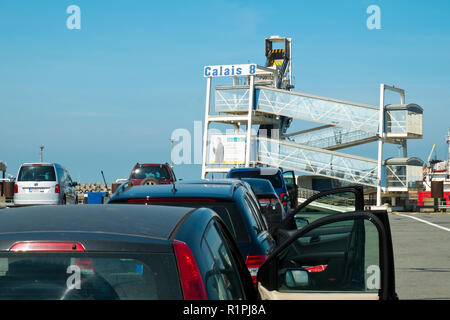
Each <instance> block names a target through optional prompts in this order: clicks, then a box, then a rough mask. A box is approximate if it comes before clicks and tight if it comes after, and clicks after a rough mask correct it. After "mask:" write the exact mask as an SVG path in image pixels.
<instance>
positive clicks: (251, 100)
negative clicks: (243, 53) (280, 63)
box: [245, 75, 255, 167]
mask: <svg viewBox="0 0 450 320" xmlns="http://www.w3.org/2000/svg"><path fill="white" fill-rule="evenodd" d="M248 90H249V91H248V119H247V138H246V145H245V146H246V150H245V166H246V167H249V166H250V153H251V145H252V115H253V103H254V97H255V76H253V75H251V76H250V86H249V89H248Z"/></svg>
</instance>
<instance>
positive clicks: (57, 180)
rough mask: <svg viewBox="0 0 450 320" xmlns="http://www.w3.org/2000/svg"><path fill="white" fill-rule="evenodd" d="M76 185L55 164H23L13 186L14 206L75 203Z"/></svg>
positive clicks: (63, 170)
mask: <svg viewBox="0 0 450 320" xmlns="http://www.w3.org/2000/svg"><path fill="white" fill-rule="evenodd" d="M75 186H76V183H74V182H72V179H71V177H70V174H69V172H68V171H67V170H66V169H64V167H62V166H61V165H59V164H57V163H24V164H22V165H21V166H20V168H19V172H18V173H17V178H16V183H15V185H14V204H15V205H28V204H66V203H72V204H76V203H77V191H76V190H75Z"/></svg>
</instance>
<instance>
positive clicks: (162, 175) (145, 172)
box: [131, 166, 170, 179]
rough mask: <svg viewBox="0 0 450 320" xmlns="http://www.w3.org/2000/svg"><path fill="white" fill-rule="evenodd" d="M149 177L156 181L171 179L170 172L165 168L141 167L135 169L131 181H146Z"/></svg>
mask: <svg viewBox="0 0 450 320" xmlns="http://www.w3.org/2000/svg"><path fill="white" fill-rule="evenodd" d="M149 177H152V178H156V179H170V175H169V171H168V170H167V168H166V167H163V166H161V167H160V166H141V167H137V168H136V169H134V171H133V173H132V174H131V179H145V178H149Z"/></svg>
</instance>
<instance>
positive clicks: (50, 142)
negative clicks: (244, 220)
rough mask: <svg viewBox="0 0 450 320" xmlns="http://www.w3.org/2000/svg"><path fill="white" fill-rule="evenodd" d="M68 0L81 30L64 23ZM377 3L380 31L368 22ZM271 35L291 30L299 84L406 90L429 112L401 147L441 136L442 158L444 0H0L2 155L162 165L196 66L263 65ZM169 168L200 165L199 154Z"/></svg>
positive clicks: (373, 98) (195, 173)
mask: <svg viewBox="0 0 450 320" xmlns="http://www.w3.org/2000/svg"><path fill="white" fill-rule="evenodd" d="M72 4H75V5H78V6H79V7H80V8H81V30H69V29H67V27H66V20H67V18H68V17H69V14H67V13H66V8H67V7H68V6H69V5H72ZM372 4H375V5H378V6H379V7H380V9H381V27H382V28H381V30H369V29H368V28H367V27H366V19H367V18H368V17H369V15H368V14H367V13H366V9H367V7H368V6H370V5H372ZM274 34H276V35H281V36H287V37H290V38H292V41H293V74H294V77H295V86H296V87H295V90H296V91H300V92H305V93H310V94H315V95H320V96H326V97H332V98H337V99H343V100H349V101H354V102H360V103H366V104H372V105H378V99H379V84H380V83H386V84H391V85H395V86H398V87H401V88H404V89H405V90H406V101H407V102H408V103H412V102H414V103H417V104H419V105H421V106H422V107H423V109H424V137H423V139H422V140H417V141H410V143H409V155H410V156H418V157H420V158H422V159H426V157H427V156H428V153H429V152H430V150H431V147H432V145H433V143H436V144H437V147H436V148H437V156H438V158H442V159H446V157H447V145H446V144H445V136H446V134H447V129H448V128H449V127H450V116H449V111H450V2H449V1H445V0H442V1H438V0H435V1H414V2H413V1H406V0H403V1H402V0H396V1H379V0H370V1H357V0H353V1H350V0H343V1H331V0H330V1H299V0H296V1H284V2H283V3H282V4H281V3H279V2H278V3H274V2H273V1H263V0H258V1H224V0H222V1H213V0H210V1H164V2H156V1H143V0H142V1H137V0H134V1H132V0H127V1H123V0H117V1H99V0H89V1H87V0H71V1H63V0H60V1H54V0H41V1H31V0H29V1H21V0H15V1H12V0H0V111H1V113H0V119H1V125H0V137H1V138H0V139H1V141H2V143H1V149H0V161H1V160H3V161H6V162H7V164H8V173H10V174H13V175H15V174H16V172H17V169H18V167H19V165H20V164H21V163H22V162H33V161H38V160H39V146H40V145H44V146H45V150H44V160H46V161H52V162H59V163H61V164H63V165H65V166H66V167H67V169H68V170H69V171H70V172H71V174H72V176H73V178H74V179H75V180H79V181H82V182H88V181H92V182H93V181H99V182H100V181H102V177H101V174H100V171H101V170H103V171H104V173H105V177H106V179H107V180H108V182H112V181H113V180H115V179H117V178H126V177H127V176H128V175H129V172H130V170H131V168H132V166H133V165H134V164H135V163H136V162H166V161H167V162H169V161H170V143H169V139H170V136H171V134H172V132H173V131H174V130H175V129H177V128H185V129H188V130H189V131H191V132H193V127H194V121H196V120H197V121H201V120H203V118H204V114H203V113H204V100H205V86H206V81H205V79H204V78H203V76H202V71H203V66H204V65H211V64H233V63H247V62H249V61H250V62H254V63H258V64H264V62H265V57H264V39H265V38H266V37H268V36H270V35H274ZM393 100H394V99H393ZM388 102H389V101H388ZM393 102H396V101H393ZM394 151H395V150H394ZM367 153H368V154H369V155H370V156H372V157H374V158H375V157H376V146H375V145H368V146H367ZM394 153H395V152H394ZM394 155H395V154H394ZM387 156H388V154H386V156H385V157H387ZM175 170H176V173H177V175H178V176H179V177H183V178H198V177H199V176H200V165H180V166H176V167H175Z"/></svg>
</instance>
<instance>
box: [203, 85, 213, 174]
mask: <svg viewBox="0 0 450 320" xmlns="http://www.w3.org/2000/svg"><path fill="white" fill-rule="evenodd" d="M211 80H212V77H208V78H207V80H206V102H205V124H204V126H205V128H204V129H203V130H204V131H203V161H202V179H205V177H206V160H207V154H208V150H207V147H208V129H209V111H210V106H211Z"/></svg>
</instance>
